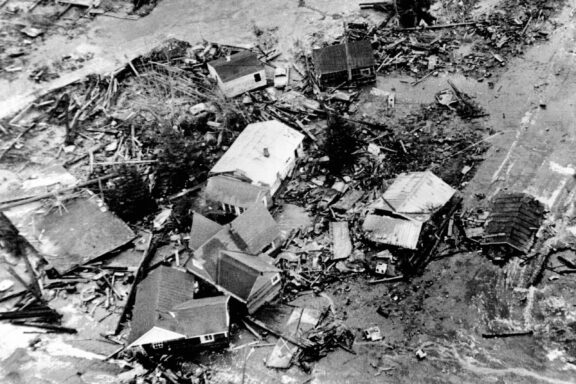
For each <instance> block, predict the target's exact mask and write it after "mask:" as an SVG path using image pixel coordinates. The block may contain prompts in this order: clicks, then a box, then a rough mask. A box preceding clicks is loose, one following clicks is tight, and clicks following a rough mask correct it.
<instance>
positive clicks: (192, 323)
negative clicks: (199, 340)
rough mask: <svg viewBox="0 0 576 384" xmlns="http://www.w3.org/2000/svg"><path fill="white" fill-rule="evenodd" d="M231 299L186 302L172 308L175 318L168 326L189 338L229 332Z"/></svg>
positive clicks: (209, 298)
mask: <svg viewBox="0 0 576 384" xmlns="http://www.w3.org/2000/svg"><path fill="white" fill-rule="evenodd" d="M229 299H230V296H215V297H207V298H204V299H194V300H189V301H186V302H185V303H182V304H179V305H177V306H175V307H174V308H172V311H171V313H172V314H174V317H173V318H172V320H170V321H169V323H170V324H166V325H167V326H169V327H171V328H169V329H170V330H171V331H174V332H178V333H182V334H184V335H186V336H188V337H194V336H202V335H209V334H214V333H222V332H228V328H229V326H230V316H229V315H228V300H229ZM167 323H168V322H167Z"/></svg>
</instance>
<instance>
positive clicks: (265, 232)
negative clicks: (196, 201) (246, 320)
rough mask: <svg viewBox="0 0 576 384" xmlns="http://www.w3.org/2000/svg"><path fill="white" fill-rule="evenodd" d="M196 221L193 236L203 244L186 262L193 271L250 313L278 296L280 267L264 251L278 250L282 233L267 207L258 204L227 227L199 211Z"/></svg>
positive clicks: (195, 240) (196, 214)
mask: <svg viewBox="0 0 576 384" xmlns="http://www.w3.org/2000/svg"><path fill="white" fill-rule="evenodd" d="M194 220H195V221H198V222H199V223H200V224H196V225H194V224H193V225H192V232H191V234H190V239H191V241H192V242H193V244H194V246H195V247H196V246H197V244H201V245H199V246H197V248H196V249H195V251H194V253H193V256H192V257H191V258H190V259H188V260H187V262H186V264H185V266H186V268H187V269H188V271H189V272H191V273H192V274H194V275H196V276H197V277H199V278H200V279H202V280H203V281H205V282H207V283H209V284H212V285H214V286H216V287H217V288H218V289H220V290H222V291H223V292H226V293H227V294H230V295H231V296H232V297H234V298H236V299H237V300H238V301H240V302H241V303H243V304H245V305H246V307H247V309H248V311H249V312H250V313H252V312H254V311H255V310H256V309H258V308H259V307H260V306H262V305H263V304H264V303H265V302H267V301H269V300H271V299H273V298H274V297H275V296H277V295H278V293H279V291H280V284H279V282H280V273H279V272H280V270H279V269H277V268H276V267H274V266H273V261H274V260H273V259H272V258H270V257H268V256H266V255H264V254H261V252H263V251H266V250H267V249H268V250H271V249H275V248H276V246H277V245H279V240H280V236H281V232H280V227H279V226H278V224H277V223H276V221H274V219H273V218H272V216H271V215H270V213H269V212H268V210H267V209H266V208H265V207H264V206H262V205H260V204H257V205H254V206H253V207H251V208H250V209H248V210H247V211H246V212H244V213H243V214H241V215H240V216H238V217H237V218H236V219H235V220H233V221H232V222H231V223H230V224H228V225H224V226H220V225H219V224H217V223H214V222H212V221H211V220H209V219H208V218H206V217H204V216H202V215H200V214H198V213H195V214H194ZM230 279H232V280H230ZM246 284H248V285H246Z"/></svg>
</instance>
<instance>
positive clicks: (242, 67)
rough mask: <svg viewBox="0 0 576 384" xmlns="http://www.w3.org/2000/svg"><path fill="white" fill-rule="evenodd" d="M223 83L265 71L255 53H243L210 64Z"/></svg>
mask: <svg viewBox="0 0 576 384" xmlns="http://www.w3.org/2000/svg"><path fill="white" fill-rule="evenodd" d="M208 64H209V65H210V66H212V68H214V70H215V71H216V73H218V76H219V77H220V80H222V81H223V82H227V81H230V80H234V79H238V78H240V77H242V76H246V75H249V74H251V73H254V72H258V71H262V70H264V66H263V65H262V63H261V62H260V61H259V60H258V57H257V56H256V54H255V53H253V52H250V51H243V52H240V53H236V54H234V55H232V56H230V57H229V60H228V58H227V57H224V58H222V59H218V60H215V61H211V62H210V63H208Z"/></svg>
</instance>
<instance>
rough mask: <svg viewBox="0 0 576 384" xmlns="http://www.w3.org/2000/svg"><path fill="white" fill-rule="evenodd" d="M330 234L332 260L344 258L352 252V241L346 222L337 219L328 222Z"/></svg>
mask: <svg viewBox="0 0 576 384" xmlns="http://www.w3.org/2000/svg"><path fill="white" fill-rule="evenodd" d="M330 233H331V235H332V260H342V259H346V258H347V257H348V256H350V254H351V253H352V241H351V240H350V229H349V228H348V222H346V221H337V222H332V223H330Z"/></svg>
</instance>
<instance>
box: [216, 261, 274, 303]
mask: <svg viewBox="0 0 576 384" xmlns="http://www.w3.org/2000/svg"><path fill="white" fill-rule="evenodd" d="M270 262H272V259H271V258H270V257H268V256H252V255H247V254H244V253H241V252H229V251H222V252H221V253H220V258H219V259H218V278H217V280H216V284H218V285H219V286H221V287H222V288H224V289H225V290H227V291H228V292H230V293H232V294H234V295H235V296H237V297H238V298H239V299H241V300H243V301H245V302H246V301H248V300H249V299H250V296H251V294H252V293H253V292H254V289H255V288H256V287H255V286H256V285H257V282H258V281H259V277H260V276H262V275H263V274H267V273H273V274H275V273H278V272H280V270H279V269H278V268H276V267H274V266H273V265H272V264H271V263H270ZM258 288H260V287H258Z"/></svg>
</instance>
